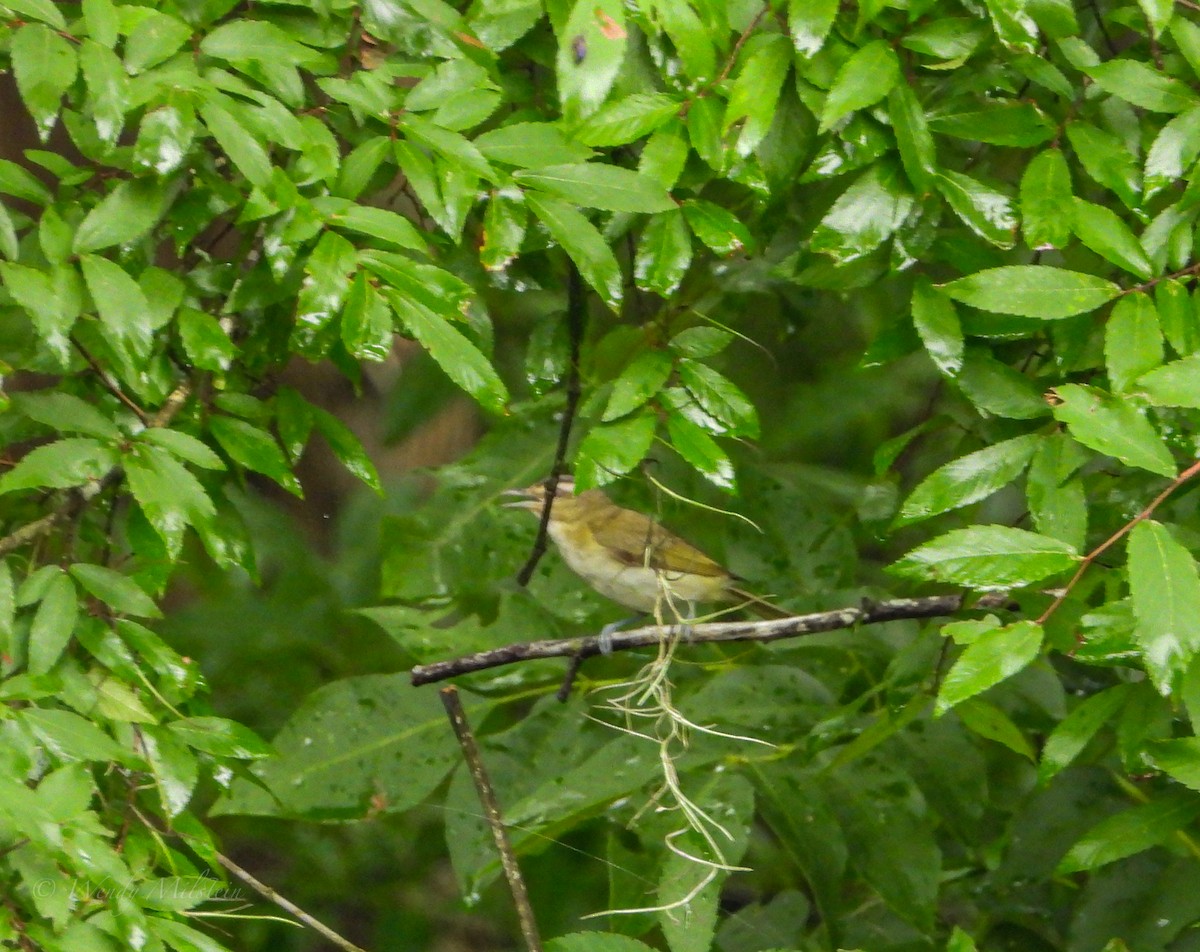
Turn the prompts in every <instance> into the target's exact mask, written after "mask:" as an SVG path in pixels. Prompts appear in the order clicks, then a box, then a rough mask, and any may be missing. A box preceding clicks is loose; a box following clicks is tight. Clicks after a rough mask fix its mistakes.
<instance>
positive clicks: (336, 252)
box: [290, 231, 358, 357]
mask: <svg viewBox="0 0 1200 952" xmlns="http://www.w3.org/2000/svg"><path fill="white" fill-rule="evenodd" d="M357 268H358V250H357V249H356V248H355V247H354V245H352V244H351V243H350V242H349V241H348V240H347V239H345V238H343V237H342V236H341V235H339V234H338V233H337V232H335V231H326V232H325V233H324V234H322V235H321V238H320V240H319V241H318V242H317V245H316V247H315V248H314V249H313V250H312V253H311V254H310V255H309V256H308V260H307V261H306V262H305V263H304V274H305V279H304V283H303V284H301V286H300V294H299V295H298V297H297V298H296V323H295V325H294V326H293V328H292V335H291V340H290V343H291V346H292V348H293V349H294V350H296V351H297V352H298V353H300V354H302V355H304V356H307V357H318V356H321V355H322V354H324V353H325V352H326V351H327V349H328V346H329V344H328V340H327V339H326V337H325V335H324V334H323V331H324V330H325V328H326V327H328V326H329V324H330V323H331V322H332V321H333V320H334V318H336V317H337V316H338V313H339V312H340V311H341V308H342V304H343V302H344V301H345V300H346V292H347V291H348V290H349V288H350V280H349V276H350V275H351V274H353V273H354V272H355V271H356V270H357Z"/></svg>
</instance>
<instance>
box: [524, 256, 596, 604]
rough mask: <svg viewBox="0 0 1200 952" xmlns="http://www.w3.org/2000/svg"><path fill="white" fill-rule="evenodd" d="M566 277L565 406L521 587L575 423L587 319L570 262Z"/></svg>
mask: <svg viewBox="0 0 1200 952" xmlns="http://www.w3.org/2000/svg"><path fill="white" fill-rule="evenodd" d="M568 267H569V268H570V271H569V272H568V276H567V333H568V334H569V335H570V358H569V359H570V363H569V365H568V366H567V404H566V406H565V407H564V408H563V417H562V424H561V425H560V426H559V428H558V447H557V448H556V449H555V451H554V465H553V466H551V467H550V478H549V479H548V480H547V481H546V498H545V500H544V502H543V503H542V515H541V519H539V520H538V531H537V536H536V537H535V538H534V540H533V548H532V549H531V550H530V552H529V558H528V559H526V560H525V564H524V565H523V566H521V571H520V572H518V573H517V584H518V585H521V586H525V585H528V584H529V580H530V579H531V578H533V570H534V569H536V568H537V564H538V562H539V561H540V560H541V558H542V556H543V555H544V554H545V552H546V528H547V526H549V525H550V508H551V507H552V506H553V505H554V493H555V490H557V489H558V481H559V479H560V478H561V477H562V475H563V473H565V472H566V469H567V447H568V445H569V443H570V439H571V426H572V424H573V423H574V422H575V411H576V409H577V408H578V406H579V397H580V394H581V392H582V387H581V385H580V382H579V351H580V348H581V347H582V346H583V325H584V320H585V318H586V316H587V298H586V297H585V296H584V293H583V279H582V278H581V277H580V276H579V269H578V268H577V267H575V263H574V262H569V263H568Z"/></svg>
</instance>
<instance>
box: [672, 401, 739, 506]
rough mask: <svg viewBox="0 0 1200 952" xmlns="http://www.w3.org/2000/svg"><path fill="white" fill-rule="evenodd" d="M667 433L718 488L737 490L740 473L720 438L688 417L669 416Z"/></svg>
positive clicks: (682, 454) (677, 449)
mask: <svg viewBox="0 0 1200 952" xmlns="http://www.w3.org/2000/svg"><path fill="white" fill-rule="evenodd" d="M667 436H668V438H669V439H670V441H671V446H672V447H674V449H675V452H676V453H678V454H679V455H680V456H681V457H682V458H683V460H684V462H686V463H688V464H689V465H690V466H691V467H692V468H693V469H694V470H696V472H698V473H699V474H700V475H701V476H703V477H704V478H705V479H707V480H708V481H709V482H710V483H712V484H713V485H714V486H716V487H717V488H718V489H723V490H725V492H727V493H736V492H737V475H736V473H735V472H734V469H733V463H732V461H731V460H730V459H729V457H728V456H727V455H726V453H725V451H724V450H723V449H721V447H720V446H718V445H717V441H716V440H714V439H713V438H712V437H711V436H709V435H708V433H706V432H705V431H704V430H703V429H702V428H701V427H699V426H697V425H696V424H695V423H693V422H692V421H691V420H689V419H688V418H687V417H685V416H683V415H681V414H678V413H670V414H668V415H667Z"/></svg>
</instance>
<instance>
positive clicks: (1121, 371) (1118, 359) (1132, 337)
mask: <svg viewBox="0 0 1200 952" xmlns="http://www.w3.org/2000/svg"><path fill="white" fill-rule="evenodd" d="M1162 361H1163V338H1162V331H1161V330H1160V329H1159V326H1158V311H1157V309H1156V308H1155V307H1154V302H1153V301H1152V300H1151V299H1150V295H1148V294H1145V293H1142V292H1138V293H1136V294H1127V295H1125V297H1123V298H1121V300H1119V301H1118V302H1117V305H1116V307H1114V308H1113V309H1112V313H1111V314H1110V315H1109V316H1108V323H1107V324H1106V325H1105V327H1104V364H1105V367H1106V368H1107V370H1108V380H1109V383H1110V384H1111V385H1112V389H1113V390H1114V391H1115V392H1117V393H1123V392H1125V391H1127V390H1129V389H1130V386H1131V384H1132V383H1133V382H1134V380H1136V379H1137V378H1138V377H1140V376H1142V374H1144V373H1146V372H1148V371H1150V370H1153V369H1154V368H1155V367H1157V366H1158V365H1159V364H1161V363H1162Z"/></svg>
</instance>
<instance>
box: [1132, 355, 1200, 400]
mask: <svg viewBox="0 0 1200 952" xmlns="http://www.w3.org/2000/svg"><path fill="white" fill-rule="evenodd" d="M1133 389H1134V390H1136V392H1137V393H1140V394H1144V395H1145V396H1146V398H1147V399H1148V400H1149V401H1150V403H1151V404H1152V405H1153V406H1157V407H1192V408H1195V409H1200V354H1192V355H1191V356H1190V357H1184V358H1183V359H1182V360H1173V361H1171V362H1170V363H1168V364H1163V365H1162V366H1161V367H1157V368H1155V369H1154V370H1151V371H1150V372H1149V373H1148V374H1146V375H1145V376H1143V377H1141V378H1139V379H1138V381H1137V383H1136V385H1135V386H1134V388H1133Z"/></svg>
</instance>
